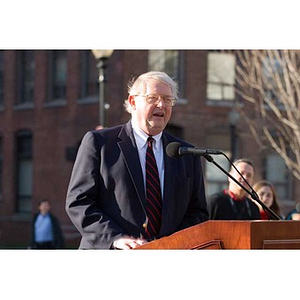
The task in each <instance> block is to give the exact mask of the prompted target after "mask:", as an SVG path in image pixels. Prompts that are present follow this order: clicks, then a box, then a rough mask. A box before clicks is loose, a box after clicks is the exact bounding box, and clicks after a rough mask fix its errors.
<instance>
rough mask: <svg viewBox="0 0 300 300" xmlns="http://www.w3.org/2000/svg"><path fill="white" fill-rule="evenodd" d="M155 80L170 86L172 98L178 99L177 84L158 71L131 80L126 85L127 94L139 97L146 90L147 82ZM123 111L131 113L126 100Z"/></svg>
mask: <svg viewBox="0 0 300 300" xmlns="http://www.w3.org/2000/svg"><path fill="white" fill-rule="evenodd" d="M151 79H154V80H157V81H160V82H163V83H165V84H167V85H169V86H170V89H171V92H172V96H173V97H174V98H176V99H177V98H178V85H177V83H176V82H175V81H174V80H173V79H172V78H171V77H170V76H169V75H167V74H166V73H164V72H159V71H150V72H147V73H144V74H142V75H140V76H139V77H138V78H137V79H133V80H131V81H129V83H128V94H129V95H139V94H140V93H141V92H142V91H143V90H145V89H146V85H147V81H148V80H151ZM124 107H125V110H126V111H127V112H129V113H131V107H130V105H129V103H128V99H126V100H125V101H124Z"/></svg>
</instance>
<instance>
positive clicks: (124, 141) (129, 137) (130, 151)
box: [118, 121, 146, 210]
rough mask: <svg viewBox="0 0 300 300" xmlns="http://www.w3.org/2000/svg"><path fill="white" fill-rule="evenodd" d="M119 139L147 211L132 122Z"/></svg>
mask: <svg viewBox="0 0 300 300" xmlns="http://www.w3.org/2000/svg"><path fill="white" fill-rule="evenodd" d="M119 138H120V140H121V141H120V142H119V143H118V145H119V147H120V149H121V152H122V153H123V155H124V160H125V163H126V166H127V169H128V172H129V174H130V177H131V179H132V182H133V184H134V186H135V189H136V192H137V194H138V197H139V199H140V202H141V204H142V206H143V208H144V210H145V208H146V197H145V188H144V179H143V173H142V169H141V165H140V159H139V154H138V150H137V148H136V143H135V139H134V136H133V132H132V127H131V122H130V121H129V122H128V123H127V124H125V126H124V127H123V128H122V130H121V131H120V134H119Z"/></svg>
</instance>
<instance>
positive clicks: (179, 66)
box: [148, 50, 184, 98]
mask: <svg viewBox="0 0 300 300" xmlns="http://www.w3.org/2000/svg"><path fill="white" fill-rule="evenodd" d="M148 69H149V71H162V72H165V73H167V74H168V75H169V76H170V77H171V78H173V79H174V80H175V81H176V82H177V83H178V88H179V92H180V95H179V96H180V98H183V96H184V80H183V74H184V55H183V51H179V50H149V54H148Z"/></svg>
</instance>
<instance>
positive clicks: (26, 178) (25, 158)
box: [16, 130, 33, 213]
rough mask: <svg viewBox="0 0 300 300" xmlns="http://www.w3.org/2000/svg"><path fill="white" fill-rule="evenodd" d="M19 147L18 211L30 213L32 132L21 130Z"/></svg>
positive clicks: (18, 139)
mask: <svg viewBox="0 0 300 300" xmlns="http://www.w3.org/2000/svg"><path fill="white" fill-rule="evenodd" d="M16 149H17V153H16V154H17V157H16V158H17V195H16V197H17V207H16V209H17V212H19V213H30V212H31V200H32V177H33V169H32V134H31V132H30V131H28V130H24V131H20V132H18V133H17V136H16Z"/></svg>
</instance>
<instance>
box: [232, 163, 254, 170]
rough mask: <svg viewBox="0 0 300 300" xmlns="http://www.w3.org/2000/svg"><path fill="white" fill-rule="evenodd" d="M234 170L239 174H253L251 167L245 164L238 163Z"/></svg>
mask: <svg viewBox="0 0 300 300" xmlns="http://www.w3.org/2000/svg"><path fill="white" fill-rule="evenodd" d="M236 168H237V169H238V170H239V171H240V172H242V171H243V172H246V173H254V170H253V167H252V166H251V165H249V164H248V163H246V162H240V163H238V164H237V165H236Z"/></svg>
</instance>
